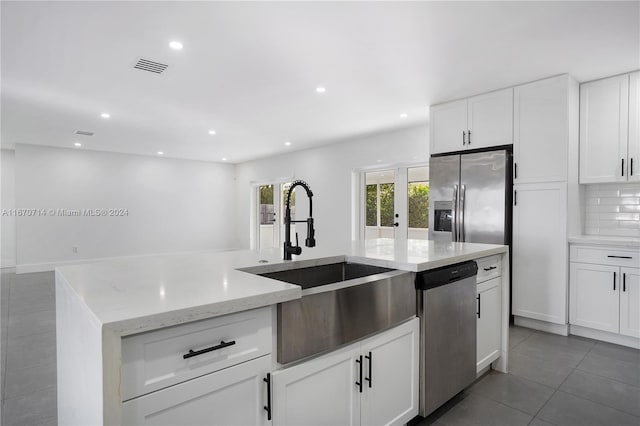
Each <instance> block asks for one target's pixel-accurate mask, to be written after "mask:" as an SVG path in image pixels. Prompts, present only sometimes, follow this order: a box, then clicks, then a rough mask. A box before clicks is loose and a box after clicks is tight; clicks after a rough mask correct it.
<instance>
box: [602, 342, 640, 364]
mask: <svg viewBox="0 0 640 426" xmlns="http://www.w3.org/2000/svg"><path fill="white" fill-rule="evenodd" d="M589 354H592V355H598V356H602V357H606V358H613V359H615V360H617V361H623V362H630V363H635V364H636V365H637V366H638V368H640V350H638V349H633V348H627V347H625V346H620V345H614V344H612V343H606V342H598V343H596V344H595V346H594V347H593V349H591V352H589Z"/></svg>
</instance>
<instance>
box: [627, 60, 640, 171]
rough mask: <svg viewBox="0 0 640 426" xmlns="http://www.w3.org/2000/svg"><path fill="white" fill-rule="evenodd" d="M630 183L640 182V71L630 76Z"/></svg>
mask: <svg viewBox="0 0 640 426" xmlns="http://www.w3.org/2000/svg"><path fill="white" fill-rule="evenodd" d="M628 160H629V168H628V170H629V172H628V177H629V181H632V182H640V71H636V72H633V73H631V75H630V76H629V151H628Z"/></svg>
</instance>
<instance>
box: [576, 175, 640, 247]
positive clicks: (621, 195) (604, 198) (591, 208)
mask: <svg viewBox="0 0 640 426" xmlns="http://www.w3.org/2000/svg"><path fill="white" fill-rule="evenodd" d="M584 204H585V216H584V218H585V222H584V227H585V230H584V231H585V234H587V235H609V236H628V237H640V184H636V183H612V184H594V185H585V200H584Z"/></svg>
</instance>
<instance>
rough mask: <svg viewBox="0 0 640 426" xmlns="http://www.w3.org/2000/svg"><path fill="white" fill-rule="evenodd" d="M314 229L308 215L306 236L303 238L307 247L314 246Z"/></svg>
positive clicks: (311, 219)
mask: <svg viewBox="0 0 640 426" xmlns="http://www.w3.org/2000/svg"><path fill="white" fill-rule="evenodd" d="M315 235H316V231H315V229H313V218H312V217H310V218H308V219H307V238H306V239H305V240H304V245H305V246H307V247H315V246H316V238H315Z"/></svg>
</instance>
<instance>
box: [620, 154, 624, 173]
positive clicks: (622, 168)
mask: <svg viewBox="0 0 640 426" xmlns="http://www.w3.org/2000/svg"><path fill="white" fill-rule="evenodd" d="M620 170H621V171H622V176H624V158H623V159H622V167H621V168H620Z"/></svg>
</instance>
